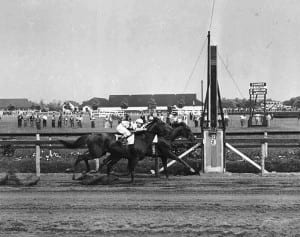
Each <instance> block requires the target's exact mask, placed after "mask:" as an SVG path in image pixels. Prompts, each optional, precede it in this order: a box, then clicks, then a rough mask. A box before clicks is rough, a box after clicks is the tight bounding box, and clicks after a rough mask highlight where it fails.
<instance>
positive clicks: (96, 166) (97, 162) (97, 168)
mask: <svg viewBox="0 0 300 237" xmlns="http://www.w3.org/2000/svg"><path fill="white" fill-rule="evenodd" d="M99 167H100V160H99V158H97V159H95V170H96V171H98V170H99Z"/></svg>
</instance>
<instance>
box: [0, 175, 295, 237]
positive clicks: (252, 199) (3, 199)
mask: <svg viewBox="0 0 300 237" xmlns="http://www.w3.org/2000/svg"><path fill="white" fill-rule="evenodd" d="M18 176H19V177H22V176H24V175H23V174H18ZM128 180H129V178H128V177H125V178H124V177H123V178H120V179H119V180H118V181H117V182H116V183H114V184H111V185H96V186H84V185H82V184H79V183H78V181H72V180H71V175H69V174H42V176H41V181H40V182H39V183H38V185H37V186H34V187H9V186H0V235H1V236H150V235H151V236H300V235H299V233H300V175H297V174H280V175H279V174H276V175H268V176H266V177H260V176H258V175H254V174H242V175H238V174H223V175H212V174H209V175H201V176H185V177H183V176H181V177H174V176H173V177H170V179H169V180H165V178H164V177H161V178H154V177H151V176H145V175H137V178H136V183H135V184H133V185H132V184H128V183H127V182H128ZM297 234H298V235H297Z"/></svg>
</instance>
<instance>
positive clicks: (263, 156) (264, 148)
mask: <svg viewBox="0 0 300 237" xmlns="http://www.w3.org/2000/svg"><path fill="white" fill-rule="evenodd" d="M264 138H265V139H266V138H268V133H267V132H264ZM267 156H268V143H267V142H266V140H265V141H264V142H263V143H262V144H261V176H264V174H265V159H266V158H267Z"/></svg>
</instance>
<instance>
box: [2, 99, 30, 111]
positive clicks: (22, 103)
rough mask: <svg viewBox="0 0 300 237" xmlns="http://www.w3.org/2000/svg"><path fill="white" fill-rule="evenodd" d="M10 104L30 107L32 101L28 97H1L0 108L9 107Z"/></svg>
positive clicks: (24, 107)
mask: <svg viewBox="0 0 300 237" xmlns="http://www.w3.org/2000/svg"><path fill="white" fill-rule="evenodd" d="M10 106H14V107H15V109H30V108H31V106H32V103H31V102H29V101H28V99H23V98H20V99H0V109H7V108H8V107H10Z"/></svg>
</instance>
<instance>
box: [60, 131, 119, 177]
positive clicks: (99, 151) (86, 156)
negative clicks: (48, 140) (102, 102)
mask: <svg viewBox="0 0 300 237" xmlns="http://www.w3.org/2000/svg"><path fill="white" fill-rule="evenodd" d="M60 142H61V143H62V144H63V145H64V146H65V147H67V148H71V149H75V148H80V147H82V148H84V147H85V146H87V148H88V151H87V152H85V153H83V154H80V155H78V156H77V159H76V161H75V163H74V166H73V179H75V172H76V167H77V165H78V164H79V162H80V161H84V162H85V165H86V171H87V172H89V171H90V166H89V162H88V161H89V160H93V159H96V158H101V157H102V156H104V155H106V153H107V152H109V147H110V145H111V144H112V143H114V142H116V136H115V135H114V134H113V133H97V134H94V133H93V134H87V135H83V136H80V137H79V138H78V139H77V140H75V141H64V140H60Z"/></svg>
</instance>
